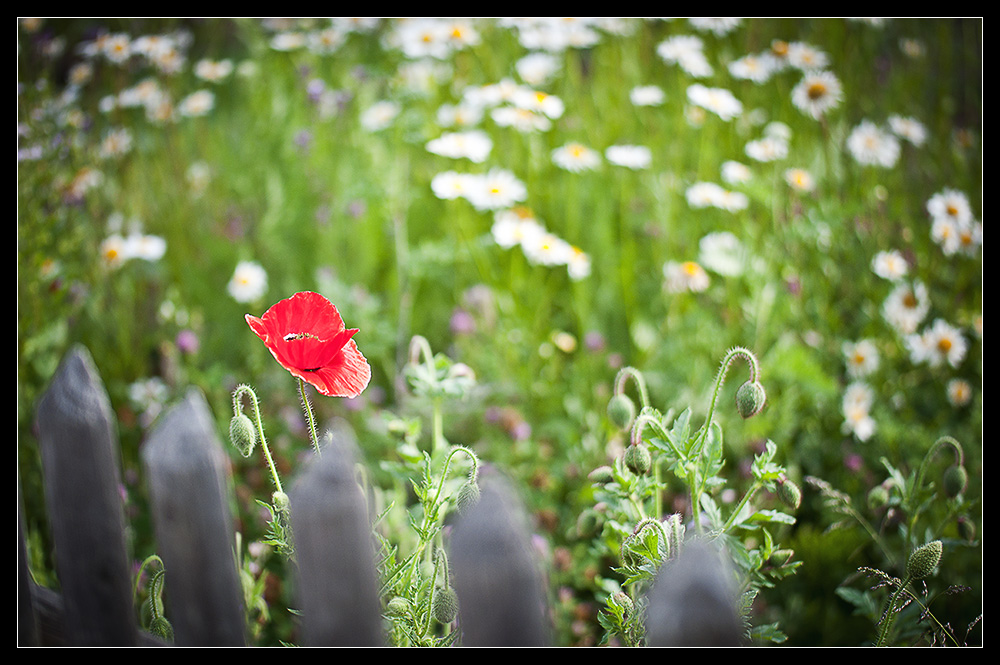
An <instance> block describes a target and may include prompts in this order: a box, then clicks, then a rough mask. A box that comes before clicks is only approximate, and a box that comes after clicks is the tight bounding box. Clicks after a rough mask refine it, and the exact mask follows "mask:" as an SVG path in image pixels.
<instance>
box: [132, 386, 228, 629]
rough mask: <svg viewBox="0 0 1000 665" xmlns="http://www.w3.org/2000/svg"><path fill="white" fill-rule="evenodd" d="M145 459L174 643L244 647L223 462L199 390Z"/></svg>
mask: <svg viewBox="0 0 1000 665" xmlns="http://www.w3.org/2000/svg"><path fill="white" fill-rule="evenodd" d="M143 462H144V464H145V467H146V472H147V476H148V479H149V492H150V498H151V506H152V513H153V522H154V525H155V529H156V540H157V544H158V549H159V556H160V558H161V559H162V560H163V564H164V568H165V570H166V592H165V597H166V598H165V602H166V604H167V617H168V619H169V620H170V621H171V623H172V624H173V627H174V639H175V644H177V645H178V646H241V645H244V644H245V643H246V631H245V614H244V610H243V592H242V589H241V586H240V581H239V575H238V571H237V569H236V560H235V555H234V549H233V548H234V531H233V522H232V517H231V515H230V512H229V501H228V489H229V485H228V482H227V479H228V476H227V468H228V467H227V459H226V456H225V453H224V451H223V449H222V445H221V443H220V441H219V438H218V436H217V434H216V432H215V425H214V422H213V420H212V417H211V415H210V412H209V409H208V404H207V403H206V401H205V398H204V396H203V395H202V394H201V392H199V391H197V390H193V389H192V390H190V391H189V392H188V394H187V396H186V397H185V399H184V400H183V401H182V402H181V403H180V404H178V405H176V406H175V407H173V408H172V409H171V410H170V411H169V412H167V413H166V414H164V415H163V416H162V418H161V420H160V421H159V422H158V423H157V424H156V426H155V429H154V431H153V432H152V433H151V434H150V436H149V439H148V440H147V441H146V443H145V444H144V447H143Z"/></svg>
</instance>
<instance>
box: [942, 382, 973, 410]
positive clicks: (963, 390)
mask: <svg viewBox="0 0 1000 665" xmlns="http://www.w3.org/2000/svg"><path fill="white" fill-rule="evenodd" d="M971 400H972V385H971V384H970V383H969V382H968V381H966V380H965V379H952V380H951V381H949V382H948V401H949V402H951V404H952V406H965V405H966V404H968V403H969V402H970V401H971Z"/></svg>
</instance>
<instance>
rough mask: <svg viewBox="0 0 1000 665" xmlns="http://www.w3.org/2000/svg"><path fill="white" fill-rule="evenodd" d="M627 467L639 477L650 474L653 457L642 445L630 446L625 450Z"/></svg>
mask: <svg viewBox="0 0 1000 665" xmlns="http://www.w3.org/2000/svg"><path fill="white" fill-rule="evenodd" d="M625 466H627V467H628V468H629V471H631V472H632V473H634V474H635V475H637V476H641V475H644V474H647V473H649V470H650V469H651V468H652V466H653V456H652V455H651V454H650V452H649V448H647V447H646V446H645V444H642V443H636V444H633V445H630V446H629V447H628V448H627V449H626V450H625Z"/></svg>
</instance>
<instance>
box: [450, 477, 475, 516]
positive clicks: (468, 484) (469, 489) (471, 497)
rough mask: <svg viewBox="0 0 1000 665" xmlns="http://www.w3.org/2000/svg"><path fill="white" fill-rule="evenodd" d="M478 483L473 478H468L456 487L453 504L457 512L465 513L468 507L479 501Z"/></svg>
mask: <svg viewBox="0 0 1000 665" xmlns="http://www.w3.org/2000/svg"><path fill="white" fill-rule="evenodd" d="M479 494H480V492H479V485H478V484H476V481H475V480H472V479H469V480H467V481H465V483H464V484H463V485H462V486H461V487H460V488H459V489H458V494H457V495H456V497H455V506H456V507H457V508H458V512H459V513H465V511H467V510H468V509H469V508H471V507H472V506H474V505H476V503H477V502H478V501H479Z"/></svg>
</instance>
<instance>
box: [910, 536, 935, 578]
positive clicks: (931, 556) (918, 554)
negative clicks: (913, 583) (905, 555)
mask: <svg viewBox="0 0 1000 665" xmlns="http://www.w3.org/2000/svg"><path fill="white" fill-rule="evenodd" d="M943 549H944V548H943V546H942V544H941V541H940V540H933V541H931V542H929V543H927V544H926V545H923V546H922V547H918V548H917V549H915V550H914V551H913V554H911V555H910V559H909V560H908V561H907V562H906V575H907V577H909V578H910V579H914V580H919V579H921V578H923V577H927V576H928V575H930V574H931V573H933V572H934V569H935V568H937V565H938V563H939V562H940V561H941V552H942V550H943Z"/></svg>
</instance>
